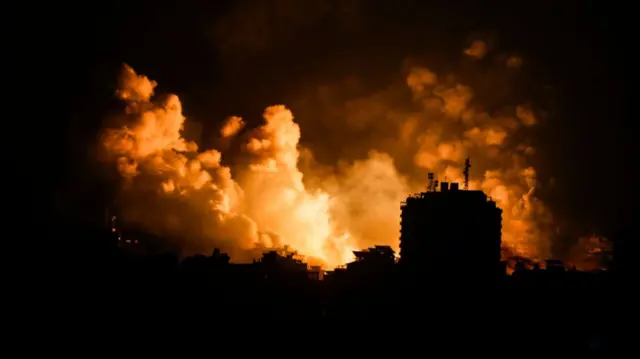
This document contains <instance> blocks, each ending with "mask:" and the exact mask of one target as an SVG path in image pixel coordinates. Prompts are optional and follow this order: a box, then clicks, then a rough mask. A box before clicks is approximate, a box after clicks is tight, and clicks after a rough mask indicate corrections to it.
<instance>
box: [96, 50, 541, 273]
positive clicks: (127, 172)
mask: <svg viewBox="0 0 640 359" xmlns="http://www.w3.org/2000/svg"><path fill="white" fill-rule="evenodd" d="M488 51H489V49H488V47H487V46H486V44H483V43H480V42H474V43H473V44H472V45H471V47H470V48H469V49H467V50H465V51H464V53H465V54H466V55H468V56H470V57H473V58H475V59H479V58H482V57H484V56H486V54H487V52H488ZM514 59H515V57H514ZM518 59H519V58H518ZM513 61H515V60H513ZM513 61H511V63H509V64H505V65H504V66H505V68H506V67H511V68H513V67H514V66H515V65H514V64H513V63H512V62H513ZM519 61H520V62H521V60H519ZM405 84H406V86H408V88H409V89H410V90H411V93H412V96H411V97H410V98H408V99H406V100H408V101H409V102H410V103H411V104H412V106H413V107H412V110H411V111H406V110H400V109H397V108H396V107H394V104H392V103H390V102H389V101H387V98H386V97H385V96H384V93H383V94H381V95H376V96H377V97H373V98H365V99H358V100H352V101H349V102H347V103H346V104H345V106H344V111H345V112H344V116H345V122H344V123H341V124H340V125H339V127H337V128H344V129H349V128H356V129H357V130H360V131H367V134H368V135H369V136H370V137H371V138H375V139H376V141H372V142H371V143H368V144H366V146H368V147H366V148H368V149H369V151H368V155H367V156H366V158H358V159H354V160H342V159H341V160H340V161H337V162H338V163H337V164H333V165H331V166H326V165H321V164H320V163H319V162H317V161H316V160H315V158H314V156H313V151H312V149H311V148H310V147H302V146H301V145H300V138H301V125H300V124H299V123H298V122H297V121H295V120H294V115H293V113H292V112H291V111H290V110H289V109H288V108H287V107H285V106H284V105H275V106H270V107H267V108H266V109H265V111H264V114H263V118H264V121H263V123H262V124H261V125H260V126H259V127H257V128H253V129H248V130H247V131H244V132H243V130H244V129H245V126H246V124H245V121H244V120H243V119H242V118H240V117H235V116H232V117H229V118H228V119H227V121H226V122H225V123H224V124H223V126H222V127H221V130H220V133H219V135H220V137H221V138H225V139H228V138H233V137H237V138H238V139H240V137H239V136H240V133H241V132H242V133H243V136H244V134H246V135H247V136H246V138H245V137H242V138H241V139H242V140H243V141H242V143H243V145H242V149H243V155H242V158H240V159H238V158H226V157H225V156H224V155H225V154H224V153H222V152H220V151H218V150H216V149H209V150H200V149H199V148H198V145H197V144H196V143H194V142H191V141H188V140H187V139H185V138H184V137H183V129H184V124H185V121H186V118H185V116H184V115H183V112H182V105H181V102H180V99H179V98H178V97H177V96H175V95H169V96H166V97H164V98H159V97H154V91H155V88H156V86H157V84H156V82H154V81H152V80H150V79H149V78H147V77H146V76H143V75H138V74H136V73H135V71H134V70H133V69H132V68H131V67H129V66H125V68H124V70H123V73H122V76H121V79H120V89H119V90H118V92H117V94H118V96H119V97H120V99H122V100H123V101H124V102H125V103H126V116H127V125H125V126H121V127H119V128H111V129H108V130H106V131H105V132H104V136H103V138H102V144H103V147H104V149H105V150H106V152H107V154H108V155H109V158H110V159H111V160H112V161H113V163H115V164H116V166H117V169H118V171H119V173H120V174H121V175H122V177H123V179H124V180H125V181H124V183H125V186H124V187H123V195H122V196H121V197H122V198H121V204H122V207H123V211H124V213H123V215H122V217H123V219H124V220H125V221H129V222H130V223H135V224H138V225H142V226H144V227H146V228H147V229H148V230H151V231H154V232H156V233H158V234H162V235H165V236H168V237H171V238H176V239H177V241H178V242H179V246H180V247H181V248H182V249H183V250H184V251H186V252H194V251H195V252H209V251H210V250H211V248H213V247H219V248H221V249H223V250H225V251H227V252H228V253H230V255H231V256H232V258H233V259H234V260H249V259H251V258H253V257H255V256H256V251H259V250H261V249H265V248H282V247H284V246H288V247H291V248H294V249H295V250H296V251H298V253H300V254H301V255H303V256H304V257H306V258H307V260H309V261H311V262H312V263H315V264H322V265H324V266H326V267H331V268H333V267H336V266H338V265H341V264H343V263H345V262H347V261H349V260H350V259H352V251H353V249H356V248H362V247H366V246H370V245H372V244H382V245H391V246H392V247H394V249H396V250H397V249H398V236H399V230H400V223H399V222H400V220H399V218H400V202H401V201H402V200H403V199H404V198H405V197H406V196H407V195H408V194H410V193H412V192H415V191H421V190H423V189H424V186H425V185H426V179H425V177H424V174H425V173H426V172H435V173H436V176H437V178H438V179H439V180H447V181H457V182H462V181H463V178H464V176H463V174H462V169H463V167H464V160H465V159H466V158H467V157H468V156H470V157H471V158H472V166H473V169H472V171H473V173H474V174H473V175H472V176H471V177H472V180H471V181H470V183H469V187H470V189H482V190H483V191H485V192H486V193H487V194H488V195H489V196H491V197H492V198H493V199H494V200H495V201H496V202H497V203H498V205H499V206H500V207H501V208H502V209H503V211H504V213H503V243H504V246H505V248H506V250H508V251H509V252H511V253H516V254H518V255H521V256H525V257H529V258H534V259H544V258H547V257H548V256H549V255H550V243H549V241H550V237H549V234H548V233H549V231H548V230H547V227H546V226H547V225H548V224H549V223H550V221H551V215H550V212H549V211H548V209H547V208H546V207H545V206H544V204H543V203H541V202H540V201H539V200H538V199H536V197H535V188H536V186H537V181H536V171H535V169H534V168H533V167H531V166H530V165H528V164H527V162H528V161H527V158H528V156H530V155H532V154H533V153H535V151H534V149H533V148H531V147H530V146H528V145H527V144H526V143H523V144H516V145H514V144H513V143H510V141H511V140H512V138H513V135H514V134H515V133H516V132H517V131H521V130H522V129H526V128H528V127H531V126H535V124H536V123H537V122H538V118H537V117H536V114H535V111H533V109H532V108H531V107H530V106H529V105H527V104H517V106H513V107H511V110H510V111H507V112H504V111H503V112H501V113H500V115H495V114H492V113H489V112H487V111H486V110H484V109H483V108H482V107H481V106H479V105H478V104H477V103H476V102H475V100H476V96H475V94H474V91H473V89H472V88H471V87H470V86H468V85H466V84H463V83H459V82H456V81H454V80H452V78H450V77H446V78H444V77H440V76H438V74H436V73H435V72H434V71H432V70H430V69H428V68H426V67H414V68H412V69H411V71H409V74H408V76H407V77H406V81H405ZM390 97H394V96H390ZM394 98H395V97H394ZM398 107H399V106H398ZM372 109H375V111H376V113H375V114H372V112H371V111H373V110H372ZM335 111H337V110H335ZM380 114H384V116H386V120H387V121H386V122H380V123H377V122H374V121H372V120H371V119H370V118H374V117H375V116H380ZM302 127H304V126H302ZM378 128H380V129H382V128H384V131H385V135H384V136H378V137H375V136H377V135H378V134H377V132H376V130H377V129H378ZM389 129H392V130H393V129H395V130H396V135H395V137H394V138H393V139H392V140H389V136H393V131H391V132H389ZM345 133H346V130H345ZM331 135H332V134H324V136H331ZM335 135H336V136H340V135H341V134H340V133H339V132H336V133H335ZM350 142H353V143H352V144H351V143H350ZM350 144H351V145H353V146H356V145H357V140H355V139H353V141H349V140H347V141H345V148H348V147H349V145H350ZM360 148H363V147H360ZM407 158H408V159H410V160H411V162H412V163H411V167H412V169H410V170H407V169H406V168H402V166H405V167H406V162H407V161H405V159H407ZM226 160H229V163H233V164H234V166H233V167H230V166H229V165H228V164H226V162H225V161H226ZM303 161H304V163H305V165H304V166H303V165H302V162H303ZM303 172H304V173H303ZM474 178H476V179H475V180H474Z"/></svg>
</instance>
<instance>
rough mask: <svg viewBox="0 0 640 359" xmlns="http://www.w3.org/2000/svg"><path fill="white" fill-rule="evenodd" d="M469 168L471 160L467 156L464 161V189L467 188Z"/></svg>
mask: <svg viewBox="0 0 640 359" xmlns="http://www.w3.org/2000/svg"><path fill="white" fill-rule="evenodd" d="M469 168H471V161H470V160H469V157H467V159H466V160H465V161H464V172H463V173H464V190H465V191H468V190H469Z"/></svg>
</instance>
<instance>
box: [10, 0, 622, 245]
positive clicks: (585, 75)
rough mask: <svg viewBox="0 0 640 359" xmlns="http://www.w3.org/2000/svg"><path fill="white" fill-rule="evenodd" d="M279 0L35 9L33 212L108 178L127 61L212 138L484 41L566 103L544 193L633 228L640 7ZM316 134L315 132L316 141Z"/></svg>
mask: <svg viewBox="0 0 640 359" xmlns="http://www.w3.org/2000/svg"><path fill="white" fill-rule="evenodd" d="M65 3H66V4H68V5H64V4H65ZM271 3H274V1H233V2H232V1H208V2H205V1H163V2H150V1H132V2H120V1H108V2H103V1H96V2H82V3H78V4H75V5H72V4H70V3H69V2H63V5H57V6H56V7H55V8H54V7H53V6H52V5H43V6H49V7H51V8H39V7H40V6H41V5H35V4H34V8H33V9H29V10H28V12H24V13H23V15H21V16H24V18H25V21H24V22H22V24H23V25H27V26H23V28H24V30H18V28H17V27H16V28H14V29H12V30H11V29H10V30H9V31H5V37H7V36H8V38H9V40H8V42H9V44H10V46H14V45H15V48H16V51H14V52H12V53H11V54H12V55H11V56H9V58H10V60H11V61H13V60H15V63H14V64H15V65H14V66H13V67H12V68H5V72H8V74H5V75H9V77H16V78H17V79H18V82H17V85H16V87H14V93H18V94H20V95H19V97H20V98H19V99H18V102H19V103H24V104H25V106H28V107H26V108H25V107H23V106H20V112H19V114H18V115H14V116H19V117H17V118H14V121H12V123H13V124H14V125H17V126H18V127H17V128H16V130H15V131H14V132H13V134H12V135H10V137H11V138H10V143H12V144H13V143H14V142H13V141H16V142H15V143H16V145H12V151H10V153H12V155H8V156H9V158H11V160H13V161H16V160H18V161H17V163H18V165H19V171H20V172H19V173H20V176H19V177H18V178H19V179H20V181H23V182H22V183H27V184H28V186H32V189H31V192H30V193H32V199H33V200H32V201H29V203H30V204H31V205H30V207H29V208H27V210H28V211H31V213H34V214H37V216H38V223H43V220H44V221H46V219H44V217H47V218H52V217H51V216H49V215H46V216H45V214H46V213H50V212H49V211H50V208H59V207H55V206H59V205H55V206H54V202H56V200H55V199H56V198H58V199H59V198H65V201H64V202H65V205H64V206H63V207H64V208H65V209H64V211H71V213H75V212H77V208H91V207H90V206H91V203H93V202H92V198H93V197H95V194H96V193H98V192H100V191H101V190H102V189H103V188H104V184H103V183H102V182H100V181H98V180H97V178H98V177H100V175H99V172H100V169H98V168H97V166H96V163H95V161H94V160H93V158H94V157H92V156H93V152H92V146H93V145H94V144H95V143H96V139H97V133H98V130H99V129H100V127H101V126H102V121H103V119H104V117H105V116H106V115H107V114H109V113H110V112H111V111H116V110H117V103H116V101H115V99H114V96H113V93H114V86H115V81H116V80H117V75H118V71H119V70H120V67H121V65H122V63H123V62H126V63H128V64H130V65H132V66H133V67H134V68H135V69H136V71H138V72H139V73H142V74H146V75H148V76H150V77H151V78H152V79H154V80H156V81H158V83H159V84H160V87H159V91H160V92H164V91H167V92H168V91H171V92H175V93H177V94H178V95H179V96H180V97H181V99H182V100H183V103H184V107H185V111H186V115H187V116H188V117H189V119H190V120H194V121H197V122H199V123H200V124H201V125H202V128H201V131H200V133H201V134H202V137H201V142H203V143H204V144H207V141H208V140H209V139H208V137H207V135H206V134H207V133H208V132H209V133H210V132H212V131H215V129H216V128H217V127H216V126H217V125H218V124H219V121H220V120H222V119H224V118H225V117H226V116H229V115H232V114H233V115H239V116H244V117H248V118H259V115H260V114H261V111H262V109H263V108H264V107H265V106H267V105H270V104H275V103H285V104H287V103H289V102H291V101H292V100H293V99H295V98H296V95H297V94H299V93H304V92H305V91H313V89H314V88H315V87H317V86H319V85H321V84H323V83H324V82H331V81H334V80H335V81H337V80H338V79H342V78H345V77H346V76H357V77H359V78H365V79H367V84H368V85H370V86H371V87H372V88H375V87H376V86H384V85H381V84H385V83H387V82H388V81H389V77H392V76H399V75H401V70H402V66H403V61H405V60H407V59H410V58H420V59H423V58H429V59H430V61H432V63H433V64H434V66H435V67H436V68H438V67H439V68H442V69H446V68H447V64H448V63H449V62H451V61H454V60H453V59H456V58H459V57H460V51H461V49H462V48H463V47H464V46H466V45H467V44H468V42H469V41H470V40H471V39H473V38H474V37H479V36H480V37H483V38H489V39H491V41H494V42H495V43H496V44H497V47H498V48H500V49H505V50H509V51H515V52H517V53H519V54H522V57H523V58H524V59H526V61H527V62H528V64H529V65H528V68H527V71H528V76H529V77H530V78H531V79H533V80H535V81H534V82H535V83H536V84H537V86H536V87H535V88H546V89H548V91H547V92H545V93H544V94H537V93H536V92H535V91H537V90H536V89H535V88H533V87H532V92H533V93H534V95H533V96H534V97H535V96H538V95H539V98H541V99H542V100H541V101H543V100H544V101H546V102H541V103H544V104H546V105H547V106H549V107H551V108H549V110H550V111H552V113H553V118H552V119H551V120H549V121H546V122H545V123H544V124H542V125H541V126H540V128H539V129H538V130H537V131H538V133H537V137H536V138H537V143H536V147H537V148H538V150H539V152H538V155H539V161H540V166H539V170H540V176H541V177H542V178H543V179H546V180H547V181H548V179H549V178H551V177H553V178H554V179H555V186H554V187H553V189H551V190H548V191H547V192H545V193H544V196H546V197H547V198H545V199H546V202H547V203H548V204H549V205H550V207H551V209H552V210H553V212H554V214H555V215H556V216H557V217H558V218H561V219H562V221H563V222H566V223H567V224H571V225H572V226H576V227H577V228H579V229H580V230H583V231H588V230H595V231H597V232H599V233H603V234H608V233H612V232H615V231H617V230H619V229H621V228H622V226H623V225H624V224H625V223H624V220H625V219H624V218H621V215H622V214H623V213H629V209H630V205H629V204H628V203H626V202H627V201H628V200H629V198H630V197H631V196H630V194H628V193H627V191H629V186H630V184H631V181H632V177H631V171H633V170H634V168H633V167H632V163H633V162H632V161H631V156H630V155H631V154H632V151H631V145H630V144H631V136H632V132H634V131H633V127H632V126H631V125H630V124H631V123H632V121H631V118H633V117H635V114H633V113H632V112H629V110H630V107H631V106H630V96H629V92H628V87H629V86H628V85H627V83H626V82H627V81H628V79H629V78H630V74H629V72H628V69H629V65H628V63H629V62H630V60H629V59H630V57H629V56H630V55H629V53H630V51H631V50H633V48H634V46H633V45H625V43H627V44H628V43H629V42H628V41H626V40H624V39H625V38H626V37H628V36H629V34H630V33H631V23H630V22H627V21H625V19H626V16H627V15H626V14H629V13H630V11H629V9H625V8H614V7H612V6H611V5H607V6H606V7H605V6H604V5H598V3H604V2H589V3H588V4H587V3H585V2H578V1H546V0H545V1H531V2H523V1H511V2H494V1H469V0H465V1H456V2H453V1H432V2H428V1H410V0H397V1H378V0H374V1H365V0H361V1H354V0H345V1H329V0H326V1H315V0H314V1H311V0H309V1H299V2H297V1H294V0H291V1H278V3H280V4H289V5H281V6H280V7H279V9H280V11H272V10H273V6H272V4H271ZM301 3H304V4H305V6H301V5H300V4H301ZM451 3H455V5H451ZM263 8H266V9H272V10H271V11H270V12H269V14H270V15H269V16H266V15H264V14H265V13H267V12H264V11H261V10H260V9H263ZM4 26H7V25H6V24H5V25H4ZM455 61H458V60H455ZM12 63H13V62H12ZM5 106H11V107H12V108H15V107H17V106H15V105H13V106H12V105H10V104H7V103H5ZM293 110H294V113H295V112H296V111H295V107H294V108H293ZM34 131H37V133H33V132H34ZM304 136H305V135H304V128H303V139H302V142H303V143H304V141H305V139H304ZM16 146H20V148H21V149H20V150H18V151H16ZM24 180H27V182H24ZM58 201H59V200H58ZM74 208H75V210H74ZM58 211H59V212H60V213H58V214H60V215H61V213H62V211H63V210H61V209H58ZM54 217H55V215H54ZM41 218H42V220H41ZM628 218H629V217H626V219H627V220H628ZM45 223H46V222H45Z"/></svg>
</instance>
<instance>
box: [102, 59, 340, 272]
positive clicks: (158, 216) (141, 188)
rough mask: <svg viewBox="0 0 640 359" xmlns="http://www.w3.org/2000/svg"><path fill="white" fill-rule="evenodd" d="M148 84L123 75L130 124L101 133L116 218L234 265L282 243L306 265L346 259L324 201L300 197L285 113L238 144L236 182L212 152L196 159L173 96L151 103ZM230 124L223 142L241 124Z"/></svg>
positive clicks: (318, 196)
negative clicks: (119, 208) (227, 257)
mask: <svg viewBox="0 0 640 359" xmlns="http://www.w3.org/2000/svg"><path fill="white" fill-rule="evenodd" d="M155 85H156V84H155V83H154V82H153V81H151V80H149V79H148V78H146V77H145V76H139V75H137V74H136V73H135V72H134V70H133V69H132V68H130V67H128V66H126V67H125V69H124V71H123V74H122V78H121V81H120V86H121V89H120V90H119V91H118V95H119V97H120V98H121V99H122V100H124V101H125V102H126V103H127V109H126V113H127V115H128V116H129V117H130V118H129V120H130V124H129V125H127V126H124V127H123V128H120V129H109V130H107V131H106V132H105V134H104V137H103V145H104V147H105V149H106V150H107V152H108V153H109V155H110V157H111V158H112V159H113V160H114V161H115V162H116V163H117V167H118V170H119V172H120V174H121V175H122V177H123V178H124V179H125V180H126V181H127V182H126V185H127V186H126V187H125V189H124V197H125V198H127V199H126V200H125V203H123V207H124V209H123V214H122V218H123V219H124V221H125V222H129V223H137V224H139V225H142V226H143V227H144V228H145V229H146V230H149V231H152V232H155V233H157V234H159V235H162V236H167V237H169V238H176V239H177V240H178V241H181V242H182V243H180V247H181V248H182V249H183V250H184V251H185V252H187V253H192V252H201V251H206V252H208V251H210V250H211V248H213V246H218V247H222V248H223V249H225V250H226V251H228V252H230V253H231V254H232V255H233V256H234V259H248V258H250V257H251V256H252V255H253V252H252V250H254V249H259V248H264V247H281V246H283V245H289V246H291V247H292V248H295V250H297V251H299V252H300V253H301V254H302V255H305V256H307V257H309V258H308V259H309V260H310V261H317V262H319V263H322V264H325V265H331V266H333V265H336V264H338V263H342V262H344V261H346V260H347V259H348V257H349V256H350V252H351V250H352V247H351V246H350V239H351V238H350V236H349V233H348V232H341V233H339V234H338V233H337V232H335V231H334V230H333V226H332V223H331V218H330V198H329V196H328V195H327V194H326V193H324V192H321V191H315V192H313V193H312V192H309V191H307V190H306V189H305V186H304V184H303V182H302V178H303V176H302V173H301V172H300V171H299V170H298V168H297V163H298V156H299V153H298V141H299V139H300V128H299V126H298V125H297V124H296V123H295V122H294V121H293V115H292V113H291V111H289V110H288V109H287V108H285V107H284V106H271V107H269V108H267V109H266V110H265V113H264V120H265V123H264V125H263V126H261V127H259V128H257V129H255V131H254V132H253V133H252V134H251V137H250V138H249V141H248V142H247V143H246V145H245V149H246V151H247V154H248V155H249V163H248V166H247V168H246V169H244V170H243V171H241V173H239V176H238V177H239V178H240V183H241V184H242V186H240V185H239V184H238V182H236V181H235V180H234V179H233V178H232V176H231V171H230V169H229V168H228V167H225V166H223V165H221V162H220V161H221V153H220V152H218V151H216V150H208V151H198V146H197V145H196V144H195V143H192V142H187V141H186V140H185V139H184V138H183V137H182V135H181V131H182V129H183V126H184V121H185V117H184V116H183V115H182V108H181V104H180V101H179V99H178V97H177V96H175V95H169V96H167V97H166V98H165V99H164V100H163V101H161V102H159V103H155V102H153V101H151V100H152V96H153V90H154V88H155ZM243 123H244V122H243V121H242V119H240V118H238V117H231V118H229V120H228V121H227V122H226V123H225V125H224V126H223V128H222V130H221V135H222V136H223V137H230V136H233V135H235V134H237V133H238V132H239V130H240V129H241V128H242V126H243Z"/></svg>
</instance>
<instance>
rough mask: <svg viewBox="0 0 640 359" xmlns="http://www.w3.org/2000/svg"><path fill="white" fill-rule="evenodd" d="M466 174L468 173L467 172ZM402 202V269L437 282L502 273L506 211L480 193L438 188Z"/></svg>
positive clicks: (455, 186) (456, 187)
mask: <svg viewBox="0 0 640 359" xmlns="http://www.w3.org/2000/svg"><path fill="white" fill-rule="evenodd" d="M465 172H466V173H468V171H465ZM429 179H430V184H429V188H428V191H427V192H422V193H418V194H416V195H412V196H409V197H408V198H407V199H406V201H405V202H403V203H402V207H401V208H402V215H401V226H402V227H401V228H402V229H401V233H400V264H401V265H402V266H403V267H404V268H406V269H409V270H411V271H419V272H422V273H425V274H433V275H435V276H438V277H442V276H444V277H449V276H452V275H454V276H460V275H462V276H466V277H478V276H483V277H493V276H495V275H496V274H498V273H499V272H500V268H501V263H500V245H501V237H502V210H501V209H500V208H498V207H497V206H496V203H495V202H494V201H492V200H491V199H490V198H488V197H487V195H486V194H485V193H484V192H482V191H469V190H466V187H467V185H466V183H468V182H467V181H468V180H467V181H465V188H464V189H460V188H459V185H458V183H448V182H442V183H440V185H439V186H438V183H437V180H436V181H434V180H433V174H430V175H429Z"/></svg>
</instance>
